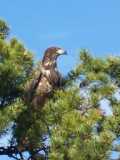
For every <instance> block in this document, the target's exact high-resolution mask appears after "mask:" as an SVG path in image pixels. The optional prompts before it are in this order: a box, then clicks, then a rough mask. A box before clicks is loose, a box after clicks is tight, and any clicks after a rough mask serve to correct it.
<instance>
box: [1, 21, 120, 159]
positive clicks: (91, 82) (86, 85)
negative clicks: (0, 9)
mask: <svg viewBox="0 0 120 160" xmlns="http://www.w3.org/2000/svg"><path fill="white" fill-rule="evenodd" d="M0 35H2V36H0V135H1V136H5V135H7V134H8V132H9V130H10V131H11V132H12V137H11V139H10V141H9V144H8V146H7V147H4V146H0V155H7V156H9V157H10V158H14V159H18V160H20V159H22V160H24V159H31V160H107V159H109V157H110V154H111V151H112V150H114V149H117V150H119V146H117V148H115V146H113V144H112V142H113V141H114V140H115V139H116V138H118V137H119V135H120V127H119V123H120V101H118V100H117V98H116V97H115V93H116V92H117V91H118V90H119V85H120V81H119V80H120V57H113V56H109V57H107V58H104V59H102V58H97V57H94V56H92V55H91V54H90V53H89V51H87V50H81V52H80V58H79V64H77V65H76V67H75V69H73V70H72V71H70V72H69V73H68V75H67V76H66V77H65V79H64V86H63V87H62V88H61V89H58V90H55V91H54V93H53V95H52V97H51V98H50V99H49V100H47V101H46V103H45V106H44V107H43V108H42V110H41V109H40V110H39V109H38V110H36V111H35V110H32V108H31V107H30V106H28V105H26V104H25V103H24V100H23V94H24V86H25V85H26V83H28V82H29V80H30V79H31V78H34V76H35V74H36V72H37V71H39V67H38V66H39V64H38V65H37V64H35V63H34V60H33V56H32V55H33V54H32V53H31V52H30V51H28V50H27V49H25V47H24V46H23V44H22V43H20V42H19V41H18V40H17V39H15V38H12V39H10V40H9V41H8V40H7V39H6V38H7V36H8V35H9V27H8V26H7V24H6V23H5V22H4V21H2V20H1V21H0ZM3 35H4V36H3ZM105 99H107V100H108V101H109V103H110V105H111V108H112V114H111V115H108V116H106V114H105V113H104V112H103V111H102V110H101V109H100V102H101V100H105ZM8 129H9V130H8Z"/></svg>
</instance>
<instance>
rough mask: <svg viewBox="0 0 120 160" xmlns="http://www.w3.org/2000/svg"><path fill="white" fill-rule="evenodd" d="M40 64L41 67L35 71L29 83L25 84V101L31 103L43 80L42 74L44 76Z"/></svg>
mask: <svg viewBox="0 0 120 160" xmlns="http://www.w3.org/2000/svg"><path fill="white" fill-rule="evenodd" d="M38 66H39V68H38V67H37V69H35V71H33V73H32V78H31V79H30V80H28V81H27V83H26V84H25V87H24V97H23V99H24V101H25V102H29V103H30V102H31V101H32V98H33V96H34V93H35V91H36V88H37V87H38V85H39V82H40V80H41V76H42V72H41V66H40V65H38Z"/></svg>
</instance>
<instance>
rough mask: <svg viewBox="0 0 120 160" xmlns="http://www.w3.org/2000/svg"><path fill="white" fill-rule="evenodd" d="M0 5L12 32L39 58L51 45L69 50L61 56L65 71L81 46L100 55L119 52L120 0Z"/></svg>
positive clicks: (15, 1)
mask: <svg viewBox="0 0 120 160" xmlns="http://www.w3.org/2000/svg"><path fill="white" fill-rule="evenodd" d="M0 5H1V6H2V7H1V9H0V17H1V18H3V19H5V20H6V21H7V22H8V24H9V25H10V27H11V33H12V34H11V35H14V36H16V37H18V38H19V39H20V40H21V41H22V42H23V43H24V44H25V45H26V47H27V48H29V49H30V50H32V51H33V52H34V53H35V57H36V58H41V57H42V55H43V52H44V50H45V49H46V48H47V47H49V46H60V47H63V48H65V49H66V50H67V51H68V53H69V56H67V57H63V58H61V60H60V68H61V70H62V71H63V72H64V73H66V72H67V71H69V70H70V69H71V67H73V66H74V64H75V62H76V61H77V57H78V53H79V51H80V49H81V48H87V49H89V50H90V51H91V52H92V53H93V54H94V55H97V56H101V55H102V56H104V55H108V54H117V55H119V53H120V44H119V42H120V31H119V29H120V18H119V17H120V1H119V0H100V1H98V0H84V1H82V0H43V1H40V0H34V1H33V0H20V1H18V0H11V1H10V0H3V1H1V2H0Z"/></svg>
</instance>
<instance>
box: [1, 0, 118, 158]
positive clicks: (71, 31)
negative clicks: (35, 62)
mask: <svg viewBox="0 0 120 160" xmlns="http://www.w3.org/2000/svg"><path fill="white" fill-rule="evenodd" d="M0 6H1V7H0V18H2V19H5V20H6V21H7V22H8V24H9V25H10V28H11V36H15V37H17V38H18V39H20V40H21V41H22V42H23V43H24V44H25V46H26V47H27V48H28V49H30V50H31V51H33V53H34V55H35V58H37V59H41V58H42V55H43V52H44V50H45V49H46V48H47V47H50V46H60V47H63V48H65V49H66V50H67V51H68V56H66V57H62V58H60V62H59V67H60V69H61V71H62V72H63V73H64V74H65V73H67V72H68V71H69V70H70V69H71V68H72V67H73V66H74V65H75V63H77V58H78V53H79V51H80V49H81V48H87V49H89V50H90V51H91V52H92V53H93V55H96V56H105V55H110V54H113V55H120V0H99V1H98V0H43V1H42V0H41V1H40V0H34V1H33V0H20V1H18V0H11V1H10V0H3V1H2V0H1V1H0ZM0 159H1V158H0Z"/></svg>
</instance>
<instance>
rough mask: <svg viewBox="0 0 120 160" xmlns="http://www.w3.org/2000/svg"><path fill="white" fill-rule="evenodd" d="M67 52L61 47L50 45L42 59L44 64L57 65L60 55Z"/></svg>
mask: <svg viewBox="0 0 120 160" xmlns="http://www.w3.org/2000/svg"><path fill="white" fill-rule="evenodd" d="M65 54H67V52H66V51H65V50H64V49H62V48H59V47H50V48H48V49H47V50H46V51H45V53H44V57H43V60H42V63H43V65H44V66H46V67H47V66H49V67H51V66H53V67H55V66H56V60H57V58H58V57H59V56H60V55H65Z"/></svg>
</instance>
